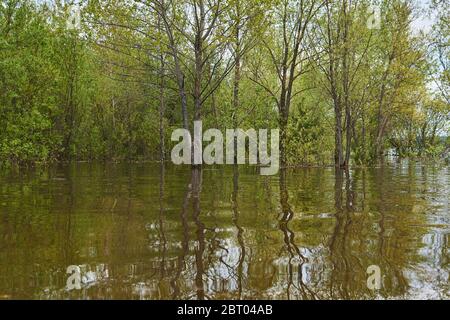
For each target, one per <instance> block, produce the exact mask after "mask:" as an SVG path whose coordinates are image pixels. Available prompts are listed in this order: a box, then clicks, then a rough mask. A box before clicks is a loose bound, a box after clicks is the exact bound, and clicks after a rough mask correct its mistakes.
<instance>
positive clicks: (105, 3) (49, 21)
mask: <svg viewBox="0 0 450 320" xmlns="http://www.w3.org/2000/svg"><path fill="white" fill-rule="evenodd" d="M371 4H372V5H374V6H373V7H371ZM428 5H429V6H428V7H423V6H419V5H418V4H417V3H415V2H412V1H403V0H383V1H374V2H373V3H370V1H351V0H339V1H329V0H245V1H244V0H208V1H206V0H89V1H82V2H81V3H80V4H79V5H77V4H73V3H65V2H61V1H39V2H38V4H36V3H35V2H34V1H31V0H3V1H2V2H1V5H0V129H1V130H0V161H1V162H2V163H18V164H25V163H34V162H52V161H70V160H131V159H133V160H136V159H153V160H154V159H160V158H161V156H162V155H163V156H166V158H167V155H170V149H171V147H172V146H173V142H171V141H170V134H171V132H172V130H173V129H175V128H187V129H192V127H193V121H195V120H202V121H203V123H204V128H205V129H207V128H218V129H219V130H224V129H226V128H237V127H240V128H243V129H246V128H250V127H251V128H255V129H259V128H268V129H270V128H280V130H281V137H280V138H281V152H282V156H283V158H284V159H283V160H284V161H286V162H287V163H290V164H303V165H312V164H332V163H334V164H335V165H336V166H340V167H346V166H348V165H349V164H355V165H369V164H373V163H376V162H379V161H380V160H382V159H383V158H384V157H385V156H386V155H387V154H389V153H393V154H395V155H398V156H400V157H422V158H433V159H438V158H445V157H448V154H449V152H450V139H449V114H450V100H449V98H450V96H449V87H450V73H449V69H448V68H449V57H450V47H449V45H450V44H449V37H450V31H449V30H450V29H449V12H450V11H449V8H448V6H447V5H446V1H439V0H432V1H430V3H429V4H428ZM77 8H79V9H80V11H79V16H78V13H77V12H78V9H77ZM377 8H378V9H379V10H380V16H379V17H380V20H379V21H377V10H378V9H377ZM420 16H422V17H425V16H429V17H430V21H431V22H430V26H429V27H427V30H426V31H420V30H419V29H420V28H421V25H420V24H417V23H416V21H417V19H418V17H420ZM78 17H80V21H79V22H80V23H79V24H78Z"/></svg>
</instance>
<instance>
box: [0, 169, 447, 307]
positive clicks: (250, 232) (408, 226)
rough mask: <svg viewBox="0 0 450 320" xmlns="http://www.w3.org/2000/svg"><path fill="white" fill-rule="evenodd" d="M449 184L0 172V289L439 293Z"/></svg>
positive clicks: (183, 173) (394, 175)
mask: <svg viewBox="0 0 450 320" xmlns="http://www.w3.org/2000/svg"><path fill="white" fill-rule="evenodd" d="M449 187H450V169H449V167H448V166H447V167H445V166H424V165H421V164H418V163H400V164H393V165H389V166H383V167H379V168H372V169H353V170H351V171H350V172H349V173H348V174H345V173H344V172H342V171H339V172H335V170H334V169H333V168H309V169H304V168H302V169H295V170H293V169H292V170H287V171H282V172H280V174H279V175H277V176H272V177H264V176H260V175H259V174H258V172H257V169H256V168H246V167H239V168H237V167H233V166H225V167H221V168H213V167H205V168H203V170H191V169H190V168H189V167H174V166H172V165H169V164H167V165H166V166H165V168H164V169H163V168H162V167H161V166H160V164H158V163H153V164H148V163H147V164H120V165H112V164H73V165H67V166H57V167H52V168H49V169H40V170H26V171H23V170H22V171H20V172H14V171H8V172H7V171H3V172H1V173H0V299H8V298H25V299H66V298H76V299H372V298H388V299H389V298H395V299H399V298H432V299H449V298H450V286H449V271H450V267H449V258H448V257H449V249H448V239H449V231H450V215H449V212H450V210H449V199H450V195H449V193H450V192H449V189H450V188H449ZM71 265H78V266H80V267H81V270H82V273H83V285H82V288H81V290H71V291H69V290H67V289H66V281H67V278H68V276H69V274H66V270H67V268H68V267H69V266H71ZM370 265H377V266H379V267H380V270H381V272H382V276H383V279H382V288H381V289H380V290H379V291H372V290H369V289H368V288H367V285H366V280H367V276H368V275H367V274H366V270H367V268H368V267H369V266H370Z"/></svg>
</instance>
